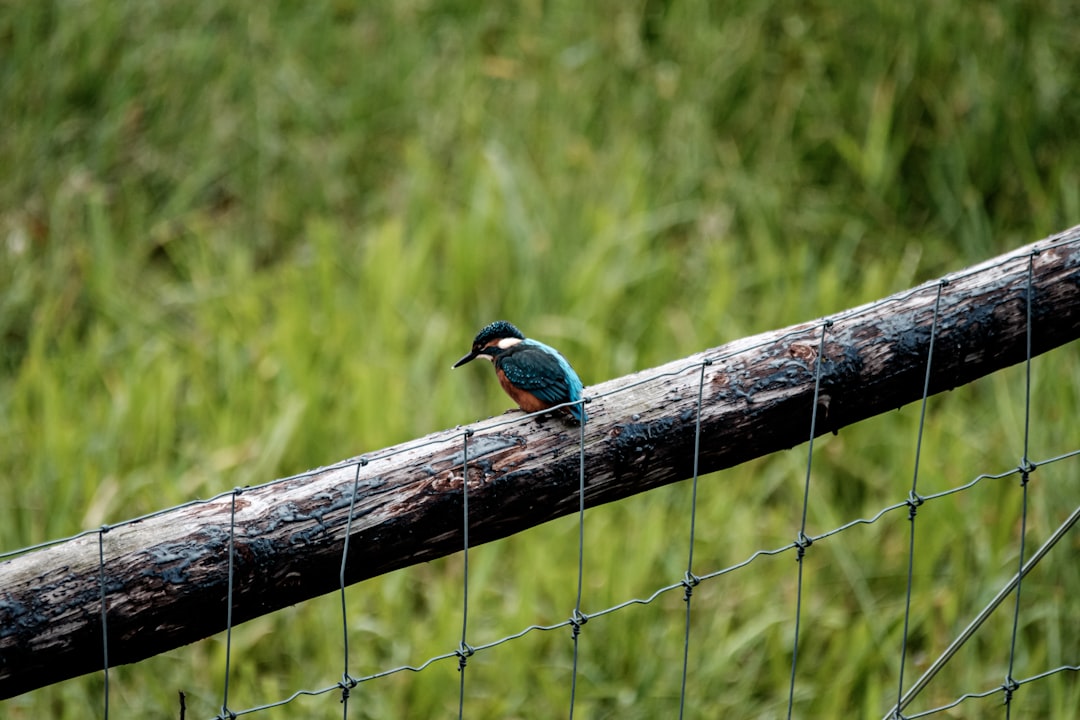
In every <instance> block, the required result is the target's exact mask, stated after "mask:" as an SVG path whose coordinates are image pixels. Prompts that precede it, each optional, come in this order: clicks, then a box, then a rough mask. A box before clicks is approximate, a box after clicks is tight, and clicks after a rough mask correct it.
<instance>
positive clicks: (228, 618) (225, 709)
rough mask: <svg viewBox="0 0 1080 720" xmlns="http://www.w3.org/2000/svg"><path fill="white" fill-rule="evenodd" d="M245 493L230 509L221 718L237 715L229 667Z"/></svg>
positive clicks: (238, 490)
mask: <svg viewBox="0 0 1080 720" xmlns="http://www.w3.org/2000/svg"><path fill="white" fill-rule="evenodd" d="M241 492H243V490H241V489H240V488H235V489H234V490H233V491H232V496H231V504H230V508H229V585H228V591H227V592H226V597H225V604H226V606H227V609H226V611H225V687H224V690H223V691H222V696H221V715H219V717H221V718H233V717H236V715H235V714H234V713H233V712H232V711H231V710H229V665H230V663H231V662H232V628H233V622H232V611H233V575H234V570H235V561H234V556H235V552H234V550H235V545H236V497H237V496H238V495H239V494H240V493H241Z"/></svg>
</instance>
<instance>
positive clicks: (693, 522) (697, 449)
mask: <svg viewBox="0 0 1080 720" xmlns="http://www.w3.org/2000/svg"><path fill="white" fill-rule="evenodd" d="M710 365H712V360H709V359H705V360H704V361H703V362H702V363H701V369H700V373H699V375H698V395H697V412H696V416H695V419H694V479H693V482H692V484H691V490H690V543H689V545H690V548H689V550H687V553H686V575H684V576H683V587H684V591H683V599H684V600H685V601H686V624H685V627H684V632H683V659H682V685H681V687H680V689H679V720H682V718H683V716H684V714H685V711H686V675H687V667H688V665H689V662H690V598H691V597H692V596H693V594H694V588H695V587H697V585H698V583H700V582H701V579H700V578H699V577H698V576H697V575H695V574H694V533H695V531H696V529H697V491H698V468H699V464H700V460H701V401H702V398H703V397H704V395H705V368H707V367H709V366H710Z"/></svg>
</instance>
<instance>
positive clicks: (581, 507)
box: [570, 401, 589, 720]
mask: <svg viewBox="0 0 1080 720" xmlns="http://www.w3.org/2000/svg"><path fill="white" fill-rule="evenodd" d="M582 402H585V401H582ZM582 417H584V412H583V413H582ZM584 578H585V422H584V421H582V422H581V423H579V436H578V563H577V599H576V600H575V601H574V612H573V614H572V615H571V616H570V625H571V627H572V628H573V629H572V630H571V637H572V638H573V640H574V666H573V668H572V670H571V673H570V720H574V702H575V700H576V699H577V679H578V638H579V637H580V636H581V628H582V626H583V625H584V624H585V623H586V622H587V621H588V619H589V617H588V616H587V615H585V614H584V613H582V612H581V588H582V584H583V582H584Z"/></svg>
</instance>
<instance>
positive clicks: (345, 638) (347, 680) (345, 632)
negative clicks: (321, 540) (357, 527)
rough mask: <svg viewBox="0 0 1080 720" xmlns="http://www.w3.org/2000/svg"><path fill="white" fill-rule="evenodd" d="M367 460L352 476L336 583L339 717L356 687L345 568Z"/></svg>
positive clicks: (363, 461)
mask: <svg viewBox="0 0 1080 720" xmlns="http://www.w3.org/2000/svg"><path fill="white" fill-rule="evenodd" d="M367 462H368V461H367V458H360V460H359V461H358V462H357V463H356V475H355V476H353V486H352V499H351V500H349V519H348V520H346V521H345V542H344V543H343V544H342V548H341V572H340V573H339V575H338V581H339V583H340V586H341V646H342V649H343V655H344V662H343V669H342V671H341V683H340V685H341V716H342V718H347V717H348V716H349V695H350V693H351V692H352V689H353V688H354V687H356V680H355V679H353V677H352V676H351V675H349V615H348V611H347V610H346V609H345V567H346V564H347V562H348V559H349V538H350V536H351V535H352V522H353V515H354V514H355V512H356V492H357V490H358V489H359V487H360V468H362V467H364V466H365V465H367Z"/></svg>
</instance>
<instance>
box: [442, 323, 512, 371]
mask: <svg viewBox="0 0 1080 720" xmlns="http://www.w3.org/2000/svg"><path fill="white" fill-rule="evenodd" d="M524 339H525V336H524V335H522V334H521V331H520V330H518V329H517V328H516V327H514V326H513V325H511V324H510V323H508V322H506V321H505V320H496V321H495V322H493V323H491V324H490V325H488V326H487V327H485V328H484V329H483V330H481V331H480V332H478V333H477V334H476V337H475V338H474V339H473V344H472V351H470V352H469V354H468V355H466V356H465V357H463V358H461V359H460V360H458V361H457V362H456V363H454V367H461V366H462V365H464V364H465V363H467V362H469V361H470V360H475V359H476V358H478V357H482V358H485V359H487V360H494V359H495V357H496V356H497V355H498V354H499V353H501V352H502V351H503V350H506V349H507V348H510V347H513V346H514V345H517V344H518V343H519V342H521V341H522V340H524Z"/></svg>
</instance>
